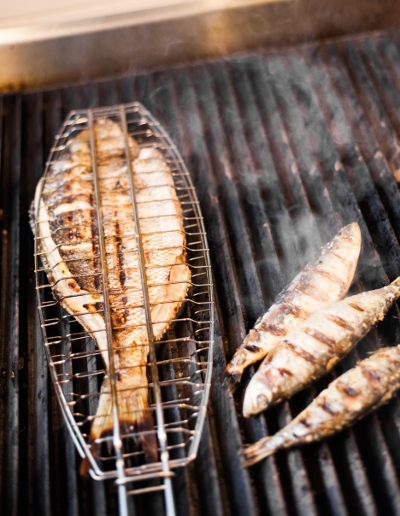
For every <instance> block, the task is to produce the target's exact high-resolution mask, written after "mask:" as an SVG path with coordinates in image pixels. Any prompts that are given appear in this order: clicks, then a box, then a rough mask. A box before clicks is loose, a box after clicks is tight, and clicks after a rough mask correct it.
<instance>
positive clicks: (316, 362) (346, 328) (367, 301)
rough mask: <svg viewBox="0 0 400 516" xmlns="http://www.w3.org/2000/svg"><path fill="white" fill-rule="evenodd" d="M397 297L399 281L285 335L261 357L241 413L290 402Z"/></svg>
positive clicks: (342, 304) (329, 309)
mask: <svg viewBox="0 0 400 516" xmlns="http://www.w3.org/2000/svg"><path fill="white" fill-rule="evenodd" d="M399 296H400V277H399V278H397V279H396V280H395V281H393V283H391V284H390V285H388V286H387V287H383V288H380V289H378V290H372V291H371V292H363V293H362V294H358V295H356V296H352V297H348V298H347V299H343V300H342V301H338V302H337V303H334V304H332V305H329V306H327V307H325V308H323V309H322V310H319V311H318V312H315V313H314V314H313V315H312V316H311V317H309V318H308V319H307V320H306V321H304V322H303V323H302V324H301V325H300V326H298V327H297V328H296V329H294V330H293V331H292V332H290V333H289V334H288V335H287V336H286V337H285V338H283V339H282V340H281V342H280V343H279V344H278V346H276V348H275V349H274V350H273V351H272V352H271V353H269V354H268V355H267V357H266V358H265V359H264V361H263V362H262V364H261V365H260V367H259V369H258V371H257V373H256V374H255V375H254V376H253V378H252V379H251V381H250V383H249V386H248V387H247V390H246V394H245V397H244V402H243V414H244V416H245V417H248V416H250V415H252V414H258V413H259V412H261V411H263V410H265V409H267V408H269V407H271V406H272V405H274V404H275V403H278V402H279V401H281V400H283V399H289V398H291V397H292V396H293V395H294V394H295V393H296V392H298V391H300V390H301V389H303V388H304V387H306V386H307V385H309V384H310V383H311V382H312V381H313V380H316V379H317V378H320V377H321V376H322V375H324V374H325V373H326V372H328V371H329V370H330V369H331V368H332V367H333V366H334V365H335V364H336V363H337V362H338V361H339V360H341V359H342V358H343V357H344V356H345V355H347V353H349V351H350V350H351V349H352V348H353V347H354V346H355V345H356V344H357V342H358V341H359V340H361V339H362V338H363V337H364V336H365V335H366V334H367V333H368V332H369V330H370V329H371V328H372V326H373V325H374V324H375V323H376V322H377V321H381V320H382V319H383V318H384V317H385V315H386V313H387V311H388V310H389V308H390V307H391V306H392V304H393V303H394V302H395V301H396V299H398V298H399Z"/></svg>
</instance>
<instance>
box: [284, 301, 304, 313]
mask: <svg viewBox="0 0 400 516" xmlns="http://www.w3.org/2000/svg"><path fill="white" fill-rule="evenodd" d="M281 307H282V309H283V310H284V311H285V314H288V315H289V314H292V315H294V317H300V316H301V315H303V317H307V315H308V312H306V311H305V310H303V309H302V308H300V307H298V306H296V305H294V304H293V303H291V302H290V301H285V302H284V303H282V305H281Z"/></svg>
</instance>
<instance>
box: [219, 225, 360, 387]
mask: <svg viewBox="0 0 400 516" xmlns="http://www.w3.org/2000/svg"><path fill="white" fill-rule="evenodd" d="M360 248H361V232H360V227H359V225H358V224H357V223H356V222H353V223H352V224H349V225H348V226H345V227H344V228H342V229H341V230H340V231H339V233H338V234H337V235H336V236H335V237H334V238H333V240H332V241H331V242H329V243H328V244H326V245H325V246H324V247H323V248H322V250H321V255H320V256H319V258H318V259H317V260H315V261H312V262H310V263H309V264H308V265H306V267H305V268H304V270H303V271H302V272H300V273H299V274H298V275H297V276H296V277H295V278H294V280H293V281H292V282H291V283H290V285H289V286H288V287H287V288H286V289H284V290H283V291H282V292H281V293H280V294H279V295H278V296H277V298H276V300H275V303H274V304H273V305H272V306H271V308H270V309H269V310H268V312H267V313H266V314H264V315H263V316H262V317H260V318H259V319H258V320H257V322H256V324H255V325H254V328H253V329H252V330H250V333H249V334H248V335H247V337H246V338H245V340H244V341H243V344H242V345H241V346H240V348H239V349H238V350H237V351H236V353H235V355H234V357H233V358H232V360H231V361H230V363H229V364H228V366H227V367H226V369H225V371H224V373H223V375H222V376H223V378H225V379H228V381H230V380H232V381H233V382H239V381H240V378H241V376H242V374H243V371H244V369H245V368H246V367H248V366H249V365H250V364H253V363H254V362H257V361H258V360H261V359H262V358H264V357H265V355H267V353H269V352H270V351H271V350H272V349H274V347H275V346H276V345H277V344H278V343H279V341H280V340H281V339H282V337H284V336H285V335H286V334H287V333H289V332H290V331H291V330H292V329H293V328H295V327H296V326H298V325H299V324H300V323H301V322H302V321H304V320H305V319H307V317H309V316H310V315H311V314H312V313H314V312H315V311H316V310H319V309H320V308H323V307H324V306H326V305H329V304H330V303H334V302H335V301H338V300H340V299H342V298H343V297H344V296H345V294H346V292H347V291H348V289H349V287H350V285H351V282H352V281H353V276H354V272H355V270H356V266H357V260H358V256H359V254H360Z"/></svg>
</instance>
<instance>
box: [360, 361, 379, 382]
mask: <svg viewBox="0 0 400 516" xmlns="http://www.w3.org/2000/svg"><path fill="white" fill-rule="evenodd" d="M361 371H362V374H363V376H364V377H365V378H366V380H367V381H368V383H370V384H374V383H375V384H377V383H380V381H381V379H380V376H379V375H378V373H377V372H376V371H374V370H373V369H370V368H368V367H365V366H364V365H362V366H361Z"/></svg>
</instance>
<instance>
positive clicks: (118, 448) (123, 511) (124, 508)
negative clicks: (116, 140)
mask: <svg viewBox="0 0 400 516" xmlns="http://www.w3.org/2000/svg"><path fill="white" fill-rule="evenodd" d="M88 121H89V135H90V150H91V154H92V170H93V180H94V191H95V196H96V212H97V220H98V228H99V251H100V252H99V254H100V263H101V270H102V279H103V302H104V319H105V325H106V335H107V348H108V362H109V366H108V369H109V379H110V388H111V406H112V418H113V444H114V448H115V455H116V469H117V474H118V479H120V480H124V479H125V477H126V475H125V471H124V461H123V458H122V441H121V436H120V431H119V417H118V404H117V387H116V385H115V369H114V350H113V344H112V341H113V339H112V321H111V313H110V296H109V283H108V268H107V260H106V249H105V246H104V241H105V236H104V226H103V220H102V209H101V195H100V190H99V177H98V170H97V166H96V147H95V145H96V142H95V135H94V127H93V112H92V110H91V109H89V111H88ZM118 500H119V513H120V516H128V504H127V499H126V487H125V484H119V486H118Z"/></svg>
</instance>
